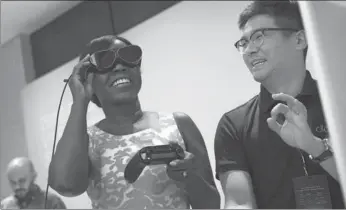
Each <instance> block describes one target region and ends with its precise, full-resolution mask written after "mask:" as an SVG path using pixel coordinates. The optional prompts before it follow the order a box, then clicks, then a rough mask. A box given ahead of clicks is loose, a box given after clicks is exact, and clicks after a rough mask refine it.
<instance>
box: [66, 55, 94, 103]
mask: <svg viewBox="0 0 346 210" xmlns="http://www.w3.org/2000/svg"><path fill="white" fill-rule="evenodd" d="M89 57H90V56H89V55H87V56H86V57H85V58H84V59H82V60H81V61H80V62H79V63H78V64H77V65H76V66H75V67H74V68H73V73H72V76H71V78H70V80H69V87H70V90H71V93H72V97H73V102H74V103H82V104H85V105H87V104H88V103H89V102H90V100H91V97H92V94H93V91H92V86H91V83H92V77H93V74H91V73H88V74H87V70H88V68H89V67H90V65H91V64H90V62H89Z"/></svg>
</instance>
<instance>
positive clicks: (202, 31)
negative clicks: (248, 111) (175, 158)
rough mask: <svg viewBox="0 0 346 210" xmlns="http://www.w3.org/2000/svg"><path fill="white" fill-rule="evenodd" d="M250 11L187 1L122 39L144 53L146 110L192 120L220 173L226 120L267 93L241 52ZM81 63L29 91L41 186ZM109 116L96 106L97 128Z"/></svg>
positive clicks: (71, 203)
mask: <svg viewBox="0 0 346 210" xmlns="http://www.w3.org/2000/svg"><path fill="white" fill-rule="evenodd" d="M245 5H246V2H231V1H214V2H212V1H210V2H208V1H196V2H193V1H186V2H182V3H179V4H177V5H176V6H174V7H172V8H170V9H168V10H166V11H165V12H163V13H161V14H159V15H157V16H155V17H153V18H151V19H150V20H147V21H146V22H144V23H142V24H140V25H138V26H137V27H135V28H133V29H131V30H129V31H127V32H125V33H124V34H122V35H123V36H124V37H126V38H128V39H129V40H131V41H132V42H133V43H136V44H138V45H140V46H141V47H142V48H143V51H144V55H143V88H142V91H141V93H140V99H141V103H142V106H143V109H144V110H155V111H169V112H173V111H182V112H186V113H188V114H189V115H190V116H191V117H192V119H193V120H194V121H195V122H196V124H197V125H198V127H199V129H200V130H201V132H202V134H203V136H204V139H205V141H206V144H207V148H208V152H209V156H210V161H211V164H212V167H213V169H214V168H215V167H214V165H215V162H214V161H215V160H214V145H213V144H214V141H213V140H214V135H215V130H216V126H217V123H218V121H219V119H220V117H221V115H222V114H223V113H225V112H227V111H229V110H231V109H233V108H235V107H237V106H238V105H240V104H242V103H244V102H246V101H247V100H248V99H250V97H252V96H254V95H255V94H256V93H258V91H259V85H258V84H257V83H255V82H254V81H253V80H252V76H251V75H250V73H249V72H248V70H247V69H246V67H245V65H244V64H243V62H242V59H241V56H240V55H239V54H238V52H237V51H236V49H235V48H234V46H233V43H234V42H235V41H236V40H237V39H238V38H239V33H238V30H237V26H236V22H237V17H238V14H239V12H240V11H241V10H242V9H243V8H244V6H245ZM76 62H77V60H76V59H74V60H72V61H71V62H69V63H67V64H65V65H63V66H61V67H59V68H57V69H56V70H54V71H53V72H52V73H49V74H48V75H46V76H44V77H42V78H40V79H38V80H37V81H35V82H33V83H31V84H30V85H28V86H27V87H26V88H25V89H24V90H23V92H22V94H23V103H24V106H23V107H24V113H25V125H26V130H27V133H26V135H27V141H28V142H29V143H30V144H29V153H30V155H31V157H32V159H33V161H34V163H35V165H36V166H37V167H38V166H39V169H38V170H39V175H40V176H39V184H40V185H41V186H43V185H45V184H46V179H47V170H48V164H49V162H50V156H51V148H52V145H53V142H52V141H53V137H54V126H55V117H56V111H57V106H58V102H59V98H60V94H61V91H62V89H63V85H64V84H63V82H62V80H63V79H65V78H67V77H68V76H69V74H70V73H71V71H72V68H73V66H74V65H75V64H76ZM71 99H72V98H71V94H70V91H69V90H67V91H66V94H65V98H64V102H63V107H62V111H61V115H60V125H59V135H58V138H59V137H60V135H61V133H62V131H63V128H64V125H65V123H66V121H67V117H68V115H69V110H70V106H71V103H72V101H71ZM102 117H103V114H102V112H101V111H100V110H99V109H97V108H96V107H95V106H93V105H92V106H91V107H90V110H89V112H88V119H89V124H92V123H95V122H96V121H97V120H100V119H101V118H102ZM217 184H218V187H219V190H220V192H222V190H221V188H220V186H219V183H218V182H217ZM64 200H65V202H66V204H67V205H68V207H69V208H88V207H89V205H90V204H89V203H90V202H89V201H88V199H87V197H86V195H85V194H84V195H82V196H79V197H77V198H64ZM222 202H223V196H222Z"/></svg>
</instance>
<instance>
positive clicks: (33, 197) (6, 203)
mask: <svg viewBox="0 0 346 210" xmlns="http://www.w3.org/2000/svg"><path fill="white" fill-rule="evenodd" d="M45 196H46V195H45V191H42V190H41V189H40V188H39V187H38V186H37V185H35V190H33V191H32V192H30V195H29V196H28V197H27V198H26V199H25V200H23V201H21V202H19V200H18V199H17V198H16V197H15V196H13V195H11V196H8V197H7V198H5V199H3V200H2V201H1V205H0V209H44V202H45ZM47 209H66V206H65V204H64V202H63V201H62V200H61V199H60V198H59V197H58V196H57V195H54V194H52V193H48V197H47Z"/></svg>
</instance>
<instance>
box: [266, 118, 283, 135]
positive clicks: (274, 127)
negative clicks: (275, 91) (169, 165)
mask: <svg viewBox="0 0 346 210" xmlns="http://www.w3.org/2000/svg"><path fill="white" fill-rule="evenodd" d="M267 123H268V127H269V128H270V129H271V130H272V131H274V132H275V133H277V134H279V135H280V130H281V127H282V125H280V124H279V123H278V122H277V121H276V119H274V118H272V117H270V118H268V119H267Z"/></svg>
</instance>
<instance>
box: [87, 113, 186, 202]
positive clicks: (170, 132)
mask: <svg viewBox="0 0 346 210" xmlns="http://www.w3.org/2000/svg"><path fill="white" fill-rule="evenodd" d="M88 134H89V157H90V160H91V163H92V170H91V174H90V178H89V187H88V189H87V194H88V196H89V198H90V199H91V203H92V208H93V209H109V208H111V209H129V208H131V209H188V208H189V203H188V199H187V194H186V191H185V190H184V189H182V188H179V187H178V185H177V183H176V181H174V180H171V179H170V178H169V177H168V175H167V173H166V165H155V166H147V167H145V168H144V170H143V172H142V173H141V175H140V176H139V178H138V179H137V181H136V182H134V183H132V184H130V183H128V182H127V181H126V180H125V178H124V170H125V167H126V165H127V163H128V162H129V161H130V159H131V158H132V157H133V156H134V155H135V154H136V153H137V152H138V151H139V150H140V149H141V148H143V147H146V146H154V145H165V144H168V143H169V142H171V141H173V142H177V143H178V144H179V145H180V146H181V147H182V148H183V149H184V150H185V149H186V148H185V144H184V140H183V139H182V137H181V134H180V132H179V130H178V127H177V125H176V122H175V120H174V117H173V114H166V113H159V129H153V128H149V129H145V130H142V131H139V132H136V133H134V134H129V135H122V136H115V135H112V134H110V133H107V132H105V131H102V130H101V129H99V128H98V127H96V126H95V125H94V126H91V127H90V128H88Z"/></svg>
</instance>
